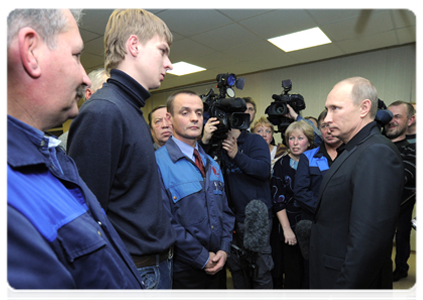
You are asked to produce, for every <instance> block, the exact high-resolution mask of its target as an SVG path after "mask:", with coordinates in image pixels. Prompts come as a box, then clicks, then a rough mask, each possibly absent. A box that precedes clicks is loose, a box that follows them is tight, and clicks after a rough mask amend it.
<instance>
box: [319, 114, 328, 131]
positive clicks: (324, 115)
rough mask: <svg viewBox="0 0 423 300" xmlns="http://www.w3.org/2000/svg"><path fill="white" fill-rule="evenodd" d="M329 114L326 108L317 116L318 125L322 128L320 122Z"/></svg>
mask: <svg viewBox="0 0 423 300" xmlns="http://www.w3.org/2000/svg"><path fill="white" fill-rule="evenodd" d="M327 115H328V111H327V110H326V109H324V110H323V111H322V112H321V113H320V115H319V117H318V118H317V127H318V128H319V129H320V122H322V121H323V120H324V119H325V118H326V116H327Z"/></svg>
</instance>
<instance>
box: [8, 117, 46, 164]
mask: <svg viewBox="0 0 423 300" xmlns="http://www.w3.org/2000/svg"><path fill="white" fill-rule="evenodd" d="M47 148H48V138H47V137H44V133H43V132H42V131H40V130H37V129H35V128H33V127H31V126H29V125H27V124H25V123H23V122H21V121H19V120H18V119H16V118H14V117H12V116H9V115H8V116H7V163H8V164H9V165H10V166H12V167H21V166H27V165H35V164H46V165H47V164H48V159H47V158H46V157H45V156H44V155H43V154H42V151H45V150H46V149H47Z"/></svg>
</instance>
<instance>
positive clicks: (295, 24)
mask: <svg viewBox="0 0 423 300" xmlns="http://www.w3.org/2000/svg"><path fill="white" fill-rule="evenodd" d="M112 11H113V10H111V9H87V10H84V16H83V19H82V26H81V27H80V29H81V36H82V38H83V40H84V43H85V49H84V53H83V55H82V57H81V60H82V64H83V65H84V67H85V69H86V71H87V73H88V72H90V71H92V70H94V69H96V68H100V67H103V57H104V41H103V34H104V29H105V27H106V23H107V21H108V18H109V16H110V14H111V13H112ZM149 11H151V12H152V13H154V14H156V15H157V16H158V17H160V18H161V19H162V20H163V21H164V22H165V23H166V24H167V26H168V27H169V29H170V30H171V32H172V34H173V37H174V41H173V45H172V47H171V52H170V59H171V61H172V63H176V62H179V61H185V62H188V63H192V64H195V65H198V66H200V67H203V68H206V69H207V70H206V71H202V72H198V73H194V74H190V75H185V76H176V75H172V74H167V75H166V79H165V81H164V82H163V83H162V86H161V88H160V90H163V89H169V88H174V87H178V86H184V85H190V84H195V83H199V82H204V81H214V80H215V78H216V75H217V74H220V73H228V72H230V73H235V74H236V75H243V74H248V73H253V72H257V71H261V70H268V69H274V68H280V67H284V66H291V65H296V64H301V63H307V62H312V61H317V60H322V59H328V58H333V57H337V56H343V55H348V54H353V53H359V52H363V51H369V50H374V49H380V48H385V47H391V46H397V45H402V44H407V43H413V42H416V17H415V15H414V13H413V12H411V11H409V10H391V9H378V10H360V9H342V10H341V9H333V10H326V9H325V10H314V9H312V10H308V9H306V10H297V9H294V10H282V9H275V10H260V9H192V10H189V9H158V10H149ZM316 26H318V27H320V28H321V29H322V30H323V32H324V33H325V34H326V35H327V36H328V37H329V39H331V40H332V44H328V45H323V46H319V47H315V48H311V49H304V50H299V51H295V52H289V53H285V52H283V51H281V50H279V49H278V48H276V47H275V46H274V45H272V44H271V43H269V42H268V41H267V39H269V38H273V37H276V36H280V35H283V34H288V33H292V32H296V31H300V30H304V29H309V28H312V27H316Z"/></svg>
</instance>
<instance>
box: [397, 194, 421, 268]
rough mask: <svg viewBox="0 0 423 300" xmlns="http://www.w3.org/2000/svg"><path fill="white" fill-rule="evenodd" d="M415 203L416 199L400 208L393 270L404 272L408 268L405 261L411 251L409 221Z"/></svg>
mask: <svg viewBox="0 0 423 300" xmlns="http://www.w3.org/2000/svg"><path fill="white" fill-rule="evenodd" d="M415 203H416V198H414V199H411V200H409V201H407V202H405V203H404V204H403V205H402V206H401V211H400V216H399V219H398V223H397V231H396V233H395V249H396V254H395V268H396V269H399V270H401V271H406V272H407V271H408V268H409V266H408V263H407V261H408V259H409V258H410V251H411V247H410V236H411V219H412V215H413V209H414V204H415Z"/></svg>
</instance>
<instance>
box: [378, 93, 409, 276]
mask: <svg viewBox="0 0 423 300" xmlns="http://www.w3.org/2000/svg"><path fill="white" fill-rule="evenodd" d="M388 110H390V111H391V112H392V115H393V118H392V120H391V121H390V122H389V123H388V124H386V125H385V135H386V137H387V138H388V139H390V140H391V142H393V143H394V145H395V146H396V147H397V148H398V150H399V151H400V153H401V158H402V160H403V164H404V175H405V182H404V189H403V192H402V201H401V210H400V215H399V219H398V222H397V230H396V233H395V249H396V254H395V271H394V272H393V281H394V282H395V281H398V280H400V279H401V278H405V277H407V276H408V269H409V265H408V263H407V261H408V258H409V257H410V251H411V247H410V234H411V222H410V221H411V219H412V218H413V217H412V215H413V209H414V205H415V203H416V144H411V143H409V142H408V141H407V138H406V133H407V128H408V127H409V126H410V125H411V124H413V123H414V120H415V113H416V111H415V109H414V107H413V105H411V104H410V103H408V102H405V101H402V100H398V101H395V102H393V103H391V104H390V105H389V106H388Z"/></svg>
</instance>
